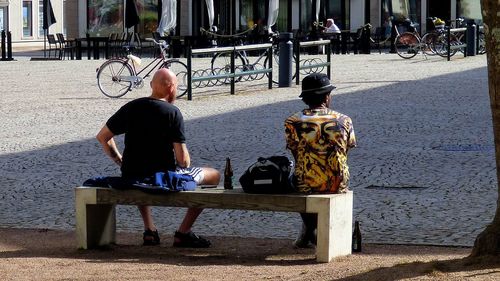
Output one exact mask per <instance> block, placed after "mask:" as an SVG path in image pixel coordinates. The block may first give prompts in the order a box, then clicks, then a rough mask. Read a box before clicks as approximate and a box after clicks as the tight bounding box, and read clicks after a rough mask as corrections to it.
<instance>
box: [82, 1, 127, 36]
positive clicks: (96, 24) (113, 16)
mask: <svg viewBox="0 0 500 281" xmlns="http://www.w3.org/2000/svg"><path fill="white" fill-rule="evenodd" d="M87 3H88V9H87V17H88V21H87V22H88V33H89V34H90V35H97V36H107V35H109V34H110V33H115V32H123V13H124V5H123V3H124V1H123V0H88V1H87Z"/></svg>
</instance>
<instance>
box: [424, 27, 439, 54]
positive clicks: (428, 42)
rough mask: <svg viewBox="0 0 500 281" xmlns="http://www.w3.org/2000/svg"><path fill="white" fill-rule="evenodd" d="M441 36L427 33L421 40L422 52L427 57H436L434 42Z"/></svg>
mask: <svg viewBox="0 0 500 281" xmlns="http://www.w3.org/2000/svg"><path fill="white" fill-rule="evenodd" d="M438 37H439V35H438V34H437V33H434V32H430V33H426V34H424V36H423V37H422V39H421V42H422V43H421V44H422V51H423V52H424V53H425V54H426V55H430V56H433V55H436V50H435V49H434V42H436V40H437V39H438Z"/></svg>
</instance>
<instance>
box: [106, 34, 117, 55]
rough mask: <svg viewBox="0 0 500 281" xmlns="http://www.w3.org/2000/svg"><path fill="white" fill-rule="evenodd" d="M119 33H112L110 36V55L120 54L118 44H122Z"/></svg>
mask: <svg viewBox="0 0 500 281" xmlns="http://www.w3.org/2000/svg"><path fill="white" fill-rule="evenodd" d="M118 36H119V35H118V34H117V33H110V34H109V37H108V44H109V53H110V56H111V57H113V58H115V57H117V54H118V49H117V48H118V46H119V45H120V43H119V40H118Z"/></svg>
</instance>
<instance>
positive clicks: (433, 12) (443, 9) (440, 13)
mask: <svg viewBox="0 0 500 281" xmlns="http://www.w3.org/2000/svg"><path fill="white" fill-rule="evenodd" d="M427 16H428V17H438V18H440V19H442V20H444V21H449V20H450V19H451V1H450V0H445V1H430V0H427Z"/></svg>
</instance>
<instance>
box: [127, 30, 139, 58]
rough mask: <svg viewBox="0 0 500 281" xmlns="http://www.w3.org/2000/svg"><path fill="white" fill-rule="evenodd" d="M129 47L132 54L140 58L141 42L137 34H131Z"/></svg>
mask: <svg viewBox="0 0 500 281" xmlns="http://www.w3.org/2000/svg"><path fill="white" fill-rule="evenodd" d="M130 45H131V46H132V47H133V50H134V53H135V54H136V55H138V56H139V57H140V56H142V41H141V37H140V36H139V33H137V32H134V33H132V39H131V40H130Z"/></svg>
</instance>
